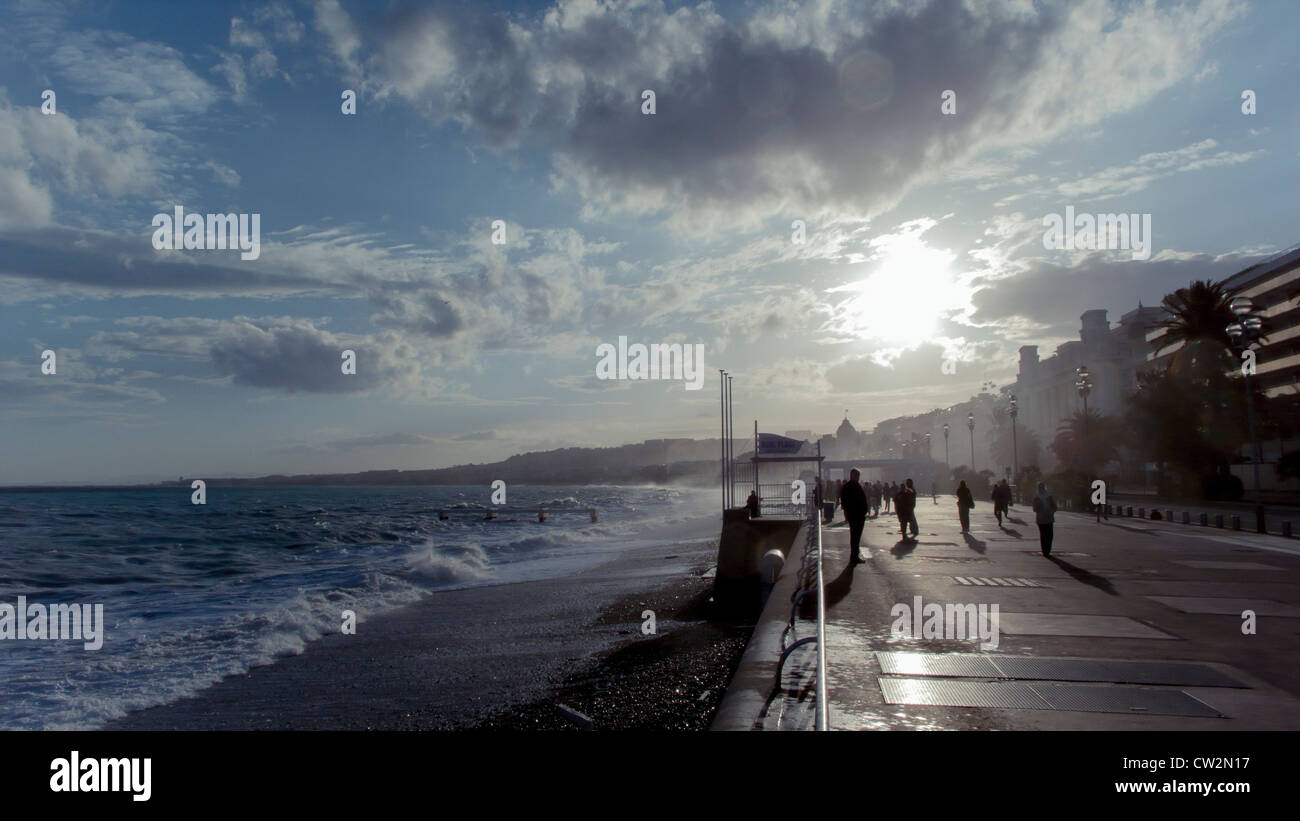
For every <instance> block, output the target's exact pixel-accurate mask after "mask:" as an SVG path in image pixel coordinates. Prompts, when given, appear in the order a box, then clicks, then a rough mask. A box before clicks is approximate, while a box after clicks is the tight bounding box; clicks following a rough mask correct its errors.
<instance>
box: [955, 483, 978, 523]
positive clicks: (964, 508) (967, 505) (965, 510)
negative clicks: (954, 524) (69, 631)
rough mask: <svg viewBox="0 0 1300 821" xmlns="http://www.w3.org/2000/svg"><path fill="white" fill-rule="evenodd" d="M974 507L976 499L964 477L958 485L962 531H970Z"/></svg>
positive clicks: (958, 512)
mask: <svg viewBox="0 0 1300 821" xmlns="http://www.w3.org/2000/svg"><path fill="white" fill-rule="evenodd" d="M973 507H975V499H973V498H972V497H971V493H970V488H968V487H966V480H965V479H962V480H961V484H960V485H958V486H957V517H958V518H959V519H961V532H962V533H970V509H971V508H973Z"/></svg>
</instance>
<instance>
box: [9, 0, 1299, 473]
mask: <svg viewBox="0 0 1300 821" xmlns="http://www.w3.org/2000/svg"><path fill="white" fill-rule="evenodd" d="M1298 29H1300V6H1298V5H1296V4H1294V3H1291V2H1284V1H1282V0H1279V1H1278V2H1258V3H1250V2H1244V1H1243V0H1199V2H1197V1H1196V0H1187V2H1108V1H1107V0H1075V1H1073V2H1028V1H1027V0H998V1H993V2H968V3H959V2H873V3H857V2H840V1H839V0H817V1H815V2H808V3H792V2H766V3H757V2H756V3H699V4H696V3H663V2H627V3H621V2H610V3H599V2H592V1H591V0H580V1H578V2H562V3H555V4H551V3H538V4H531V3H504V4H498V5H493V4H489V3H465V4H451V3H408V2H394V3H373V2H372V3H352V2H345V0H317V1H316V2H307V1H306V0H296V1H295V2H290V0H278V1H277V2H271V3H244V2H236V3H219V2H212V3H203V4H176V3H171V2H160V3H153V2H129V3H128V2H84V3H77V2H67V3H64V2H53V1H52V0H31V1H29V0H8V1H7V2H0V38H2V39H0V42H3V43H4V44H5V45H6V46H7V48H5V49H4V51H3V52H2V53H0V425H2V426H3V427H2V429H3V438H2V439H0V442H2V444H0V484H11V485H12V484H34V483H73V484H77V483H111V482H134V481H156V480H160V479H166V478H174V477H176V476H185V477H203V476H209V477H222V476H256V475H263V474H270V473H307V472H338V471H359V470H370V469H388V468H399V469H419V468H432V467H443V466H448V465H454V464H461V463H468V462H480V463H481V462H490V461H496V460H498V459H502V458H505V457H507V456H509V455H511V454H513V453H518V452H524V451H536V450H544V449H549V448H555V447H569V446H609V445H618V444H624V443H630V442H639V441H641V440H644V439H649V438H661V437H696V438H704V437H709V436H715V435H717V429H718V408H717V399H718V397H717V394H718V375H717V369H719V368H725V369H727V370H728V371H729V372H730V373H731V374H732V375H733V376H734V382H733V385H734V402H735V407H736V416H737V419H738V425H739V427H740V428H741V429H742V430H746V429H749V428H750V426H751V425H752V420H754V419H757V420H758V421H759V426H760V427H761V428H762V429H764V430H771V431H776V432H781V431H785V430H788V429H811V430H814V431H817V432H828V431H831V430H833V429H834V427H835V426H836V425H837V424H838V423H839V421H840V419H841V418H842V417H843V416H844V414H845V411H846V410H847V411H848V415H849V417H850V418H851V419H852V420H853V423H854V424H855V426H857V427H858V428H859V429H868V430H869V429H870V428H871V426H872V425H874V424H875V423H876V422H878V421H880V420H883V419H887V418H891V417H895V416H899V415H903V414H911V413H921V412H925V411H928V410H930V409H932V408H936V407H942V406H946V405H949V404H952V403H954V402H959V401H963V400H965V399H967V398H968V397H970V396H971V395H973V394H975V393H977V392H978V391H979V389H980V385H982V384H983V383H986V382H993V383H995V384H999V385H1003V384H1007V383H1009V382H1012V381H1014V379H1015V373H1016V365H1017V356H1018V354H1017V351H1018V349H1019V347H1020V346H1021V345H1027V344H1029V345H1038V346H1040V353H1041V354H1042V355H1043V356H1048V355H1050V354H1051V352H1052V350H1053V349H1054V347H1055V346H1056V345H1058V344H1060V343H1061V342H1064V341H1067V340H1069V339H1072V338H1076V337H1077V333H1078V327H1079V316H1080V314H1082V313H1083V312H1084V311H1085V310H1088V309H1091V308H1104V309H1106V310H1108V311H1109V312H1110V319H1111V320H1112V322H1114V321H1116V320H1118V318H1119V315H1120V314H1122V313H1124V312H1126V311H1128V310H1131V309H1133V308H1135V307H1136V306H1137V303H1138V302H1139V301H1142V302H1143V303H1144V304H1148V305H1152V304H1158V303H1159V301H1160V299H1161V297H1162V296H1163V295H1165V294H1167V293H1169V292H1171V291H1172V290H1174V289H1176V288H1178V287H1181V286H1184V285H1186V284H1187V283H1188V282H1190V281H1192V280H1194V279H1205V278H1211V279H1219V278H1223V277H1226V276H1229V275H1231V274H1232V273H1235V272H1236V271H1239V270H1241V269H1243V268H1245V267H1247V266H1248V265H1251V264H1253V263H1254V262H1257V261H1259V260H1261V259H1263V258H1266V257H1268V256H1271V255H1273V254H1276V253H1278V252H1280V251H1282V250H1285V249H1287V248H1290V247H1293V246H1295V245H1296V244H1297V243H1300V227H1298V226H1297V225H1296V223H1295V219H1294V213H1295V212H1294V193H1295V183H1296V180H1297V179H1300V143H1298V142H1297V140H1296V139H1295V136H1296V134H1297V133H1300V129H1298V128H1297V126H1298V125H1300V105H1298V103H1300V92H1298V91H1297V90H1296V82H1295V80H1296V78H1297V76H1298V75H1300V52H1298V51H1297V50H1296V49H1295V47H1294V32H1295V31H1296V30H1298ZM647 91H651V92H653V99H652V100H651V99H650V98H649V96H648V95H646V94H645V92H647ZM1247 91H1249V92H1251V93H1250V94H1249V95H1247V96H1248V97H1249V98H1250V99H1249V100H1245V99H1243V94H1245V93H1246V92H1247ZM47 92H53V94H52V95H51V94H48V93H47ZM348 92H351V94H352V97H353V98H354V99H355V108H354V111H355V113H347V112H345V108H346V107H347V99H346V98H348V96H349V95H348V94H347V93H348ZM651 102H653V109H652V110H651V109H650V104H651ZM1251 103H1253V112H1254V113H1248V112H1247V111H1246V109H1249V108H1251V107H1252V106H1251V105H1250V104H1251ZM178 206H179V207H182V208H183V209H184V212H185V213H196V214H200V215H206V214H242V215H246V218H251V215H254V214H256V215H258V220H259V225H260V238H259V243H258V251H259V253H257V254H256V258H246V257H252V256H253V255H252V254H248V253H241V251H240V250H239V249H220V248H210V247H203V248H200V247H191V248H183V247H182V248H174V247H167V244H166V243H162V245H161V247H160V243H159V241H158V238H157V230H158V227H157V226H158V223H157V221H156V217H157V216H158V215H172V214H174V209H175V208H176V207H178ZM1067 208H1071V209H1072V210H1073V212H1074V213H1077V214H1107V213H1113V214H1131V215H1141V216H1143V217H1144V218H1145V217H1147V216H1149V218H1150V225H1151V233H1150V246H1149V255H1145V256H1144V255H1143V254H1139V253H1136V252H1135V251H1133V250H1132V249H1129V248H1113V247H1112V248H1108V249H1101V250H1091V249H1087V248H1077V247H1076V248H1073V249H1064V248H1054V247H1053V248H1049V247H1048V245H1050V243H1045V241H1044V233H1045V230H1046V229H1045V228H1044V225H1045V218H1046V217H1047V216H1048V215H1052V214H1056V215H1064V214H1066V209H1067ZM497 221H500V222H497ZM200 239H203V238H200ZM198 244H200V245H206V244H210V243H207V242H200V243H198ZM620 337H626V340H627V344H634V343H643V344H647V345H649V344H664V345H667V344H683V345H686V344H690V345H694V346H698V345H702V346H703V351H704V353H703V367H704V369H705V376H706V378H705V379H704V388H703V389H701V390H692V389H689V386H688V384H687V382H688V380H686V379H671V378H665V379H657V380H631V379H602V378H598V371H597V367H596V366H597V363H598V361H599V359H598V356H597V350H598V348H599V347H600V346H601V345H604V344H611V345H617V344H618V341H619V338H620ZM46 351H53V352H54V357H53V361H52V363H50V359H49V357H48V356H47V355H45V353H44V352H46ZM344 351H352V352H353V353H354V355H355V372H354V373H344V372H343V371H344V369H345V365H344V364H343V363H342V360H343V357H344V354H343V352H344ZM945 362H947V363H948V367H944V363H945ZM51 364H52V366H53V367H52V368H51V367H50V365H51ZM48 370H53V371H54V372H53V373H49V372H46V371H48Z"/></svg>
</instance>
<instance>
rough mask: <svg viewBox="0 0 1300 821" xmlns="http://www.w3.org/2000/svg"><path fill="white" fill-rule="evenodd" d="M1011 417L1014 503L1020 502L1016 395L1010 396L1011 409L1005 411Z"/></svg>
mask: <svg viewBox="0 0 1300 821" xmlns="http://www.w3.org/2000/svg"><path fill="white" fill-rule="evenodd" d="M1007 413H1008V414H1010V415H1011V478H1012V479H1015V480H1016V501H1020V460H1019V458H1018V456H1019V452H1018V451H1019V448H1017V447H1016V415H1017V410H1016V395H1015V394H1014V393H1013V394H1011V407H1010V408H1008V409H1007Z"/></svg>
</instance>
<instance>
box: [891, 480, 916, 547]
mask: <svg viewBox="0 0 1300 821" xmlns="http://www.w3.org/2000/svg"><path fill="white" fill-rule="evenodd" d="M894 510H895V511H896V512H897V513H898V529H899V531H900V532H901V533H902V536H903V538H904V539H906V538H907V529H908V527H911V528H912V538H913V539H915V538H916V537H917V536H919V535H921V528H919V527H917V524H916V486H915V485H913V484H912V480H911V479H908V480H907V481H906V482H904V483H903V486H902V487H901V488H899V490H898V495H897V496H895V497H894Z"/></svg>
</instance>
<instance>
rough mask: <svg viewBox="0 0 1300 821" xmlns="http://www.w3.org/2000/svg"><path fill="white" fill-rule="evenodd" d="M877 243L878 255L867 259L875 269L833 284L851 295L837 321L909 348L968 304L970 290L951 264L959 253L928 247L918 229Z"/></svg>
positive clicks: (859, 333)
mask: <svg viewBox="0 0 1300 821" xmlns="http://www.w3.org/2000/svg"><path fill="white" fill-rule="evenodd" d="M876 244H877V246H878V248H879V253H878V255H877V257H876V259H875V260H873V261H871V262H867V263H864V264H865V265H870V266H874V270H873V271H872V272H871V273H869V274H868V275H867V276H866V277H865V278H864V279H861V280H859V281H857V282H854V283H850V284H848V285H844V286H842V287H840V288H833V289H831V290H832V291H833V292H834V291H843V292H849V293H851V294H852V296H850V297H849V298H848V299H846V300H845V301H844V302H843V303H841V305H840V306H839V309H838V310H837V312H836V313H837V315H838V317H839V323H838V324H839V326H840V330H842V331H843V332H845V333H846V334H849V335H852V336H856V337H858V338H859V339H870V340H879V341H882V342H885V343H889V344H894V345H908V346H909V347H910V344H915V343H917V342H921V341H924V340H925V339H927V338H929V337H931V336H933V335H934V334H935V333H936V332H937V331H938V330H939V320H940V319H941V318H943V317H944V316H947V315H948V314H949V313H950V312H951V311H953V310H956V309H959V308H961V307H962V306H963V305H965V303H966V300H967V299H968V297H969V293H968V289H967V288H965V287H963V286H962V285H961V284H960V283H959V282H958V280H957V278H956V276H955V274H954V273H953V271H952V269H951V267H950V266H951V264H952V262H953V260H954V259H956V255H954V254H953V253H952V252H950V251H941V250H938V249H935V248H930V247H928V246H926V244H925V243H924V242H923V241H922V240H921V238H920V237H919V235H917V234H913V233H908V234H903V235H900V236H891V237H886V238H881V239H880V240H877V242H876ZM909 343H910V344H909Z"/></svg>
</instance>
